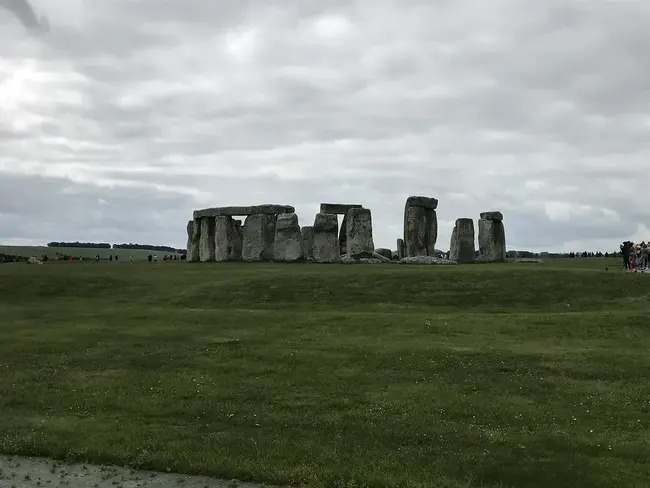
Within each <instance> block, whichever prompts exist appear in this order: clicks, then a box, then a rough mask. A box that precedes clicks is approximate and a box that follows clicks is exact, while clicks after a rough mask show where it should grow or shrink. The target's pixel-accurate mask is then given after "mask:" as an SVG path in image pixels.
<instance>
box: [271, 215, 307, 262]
mask: <svg viewBox="0 0 650 488" xmlns="http://www.w3.org/2000/svg"><path fill="white" fill-rule="evenodd" d="M273 252H274V260H275V261H281V262H285V263H292V262H295V261H300V260H302V259H303V257H304V254H303V250H302V233H301V232H300V225H299V224H298V216H297V215H296V214H295V213H284V214H280V215H278V221H277V224H276V226H275V242H274V244H273Z"/></svg>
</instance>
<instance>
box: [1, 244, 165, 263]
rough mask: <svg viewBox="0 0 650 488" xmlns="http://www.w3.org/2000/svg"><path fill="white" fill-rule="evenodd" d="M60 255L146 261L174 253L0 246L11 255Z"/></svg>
mask: <svg viewBox="0 0 650 488" xmlns="http://www.w3.org/2000/svg"><path fill="white" fill-rule="evenodd" d="M57 252H58V253H59V256H63V255H68V256H74V257H81V258H83V259H89V260H92V259H95V256H97V255H98V254H99V258H100V259H108V257H109V255H112V256H113V257H115V256H118V257H119V259H121V260H122V261H128V260H129V258H130V257H131V256H133V260H134V261H146V260H147V256H149V254H158V259H162V258H163V256H164V255H165V254H168V255H169V254H173V253H170V252H168V251H152V250H150V249H100V248H83V247H47V246H0V254H8V255H10V256H22V257H25V258H29V257H31V256H35V257H37V258H38V259H41V256H42V255H43V254H47V256H48V258H49V259H51V260H53V259H54V256H55V255H56V253H57Z"/></svg>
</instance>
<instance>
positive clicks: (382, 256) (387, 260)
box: [370, 252, 390, 263]
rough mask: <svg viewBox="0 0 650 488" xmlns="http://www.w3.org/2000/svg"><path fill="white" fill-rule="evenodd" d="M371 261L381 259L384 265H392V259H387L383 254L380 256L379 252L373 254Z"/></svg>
mask: <svg viewBox="0 0 650 488" xmlns="http://www.w3.org/2000/svg"><path fill="white" fill-rule="evenodd" d="M370 259H379V260H380V261H381V262H383V263H390V258H387V257H386V256H384V255H383V254H379V253H378V252H374V253H372V257H371V258H370Z"/></svg>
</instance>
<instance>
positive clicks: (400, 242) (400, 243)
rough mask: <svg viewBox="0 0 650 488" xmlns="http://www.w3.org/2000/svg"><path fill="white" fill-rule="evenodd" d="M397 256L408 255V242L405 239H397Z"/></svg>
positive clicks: (400, 257) (403, 256)
mask: <svg viewBox="0 0 650 488" xmlns="http://www.w3.org/2000/svg"><path fill="white" fill-rule="evenodd" d="M397 256H398V257H399V259H402V258H405V257H406V244H405V243H404V239H397Z"/></svg>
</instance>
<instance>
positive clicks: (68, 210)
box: [0, 0, 650, 250]
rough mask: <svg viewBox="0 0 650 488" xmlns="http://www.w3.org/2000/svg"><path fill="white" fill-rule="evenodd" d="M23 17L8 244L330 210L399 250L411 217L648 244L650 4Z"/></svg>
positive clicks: (516, 233)
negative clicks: (431, 201) (346, 213)
mask: <svg viewBox="0 0 650 488" xmlns="http://www.w3.org/2000/svg"><path fill="white" fill-rule="evenodd" d="M30 3H31V5H32V7H33V8H34V11H35V12H36V15H37V16H46V17H47V18H48V19H49V24H50V26H51V27H50V30H49V31H48V32H42V33H36V32H34V31H33V30H30V29H27V28H26V27H25V26H24V25H23V24H21V22H20V21H19V20H18V19H17V17H16V16H14V15H12V14H11V12H9V11H8V10H6V9H0V242H1V243H4V244H8V243H34V244H40V243H44V242H47V241H50V240H80V241H105V242H111V243H114V242H139V243H152V244H161V245H174V246H178V247H184V246H185V242H186V238H187V236H186V230H185V229H186V224H187V220H188V219H190V218H191V215H192V210H193V209H196V208H203V207H212V206H225V205H252V204H261V203H279V204H288V205H294V206H295V207H296V211H297V213H298V215H299V217H300V223H301V225H311V224H312V223H313V219H314V215H315V214H316V213H317V212H318V208H319V204H320V202H333V203H359V204H362V205H364V206H365V207H367V208H370V209H371V210H372V216H373V224H374V236H375V244H376V246H377V247H389V248H391V249H394V248H395V247H396V246H395V240H396V238H397V237H400V236H401V234H402V226H403V224H402V217H403V210H404V202H405V200H406V197H408V196H409V195H424V196H432V197H435V198H438V199H439V201H440V203H439V206H438V220H439V224H440V233H439V236H438V244H437V246H436V247H438V248H441V249H447V248H448V247H449V237H450V234H451V228H452V226H453V222H454V220H455V219H456V218H459V217H473V218H478V214H479V213H480V212H482V211H486V210H493V209H495V210H501V211H502V212H503V213H504V217H505V222H504V223H505V227H506V235H507V240H508V248H509V249H535V250H578V249H590V250H595V249H598V248H600V249H603V250H612V249H616V248H617V247H618V244H619V243H620V241H621V240H623V239H624V238H631V239H633V240H641V239H650V29H649V28H648V26H650V2H648V1H647V0H637V1H634V0H628V1H622V0H621V1H613V0H610V1H605V0H590V1H588V2H587V1H576V0H544V1H536V0H429V1H427V2H423V1H418V2H415V1H414V2H409V1H408V0H400V1H399V2H398V1H389V0H381V1H380V0H373V1H370V0H367V1H366V0H348V1H341V0H318V1H316V0H283V1H282V2H268V1H266V0H248V1H246V0H238V1H237V2H235V1H232V2H231V1H228V2H218V1H216V0H183V1H180V0H111V1H99V0H31V2H30ZM274 4H275V5H282V6H281V7H280V6H275V5H274ZM422 5H425V6H422Z"/></svg>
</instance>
